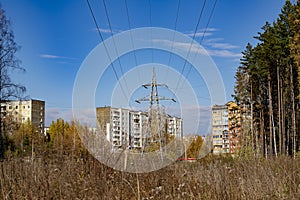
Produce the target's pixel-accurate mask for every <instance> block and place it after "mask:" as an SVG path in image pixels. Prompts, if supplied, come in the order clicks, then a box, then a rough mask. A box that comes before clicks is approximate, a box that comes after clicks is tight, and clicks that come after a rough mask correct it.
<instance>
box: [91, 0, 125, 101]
mask: <svg viewBox="0 0 300 200" xmlns="http://www.w3.org/2000/svg"><path fill="white" fill-rule="evenodd" d="M86 1H87V4H88V7H89V10H90V13H91V15H92V18H93V21H94V23H95V26H96V28H97V32H98V34H99V37H100V39H101V42H102V43H103V46H104V49H105V52H106V54H107V56H108V58H109V60H110V63H111V66H112V69H113V72H114V75H115V78H116V79H117V81H118V82H119V85H120V88H121V90H122V93H123V94H124V96H125V97H126V98H127V100H128V102H129V98H128V96H127V95H126V93H125V91H124V88H123V86H122V84H120V79H119V76H118V74H117V71H116V69H115V67H114V64H113V62H112V58H111V57H110V55H109V52H108V49H107V46H106V44H105V42H104V39H103V36H102V34H101V31H100V28H99V26H98V23H97V20H96V17H95V14H94V12H93V9H92V7H91V4H90V2H89V0H86Z"/></svg>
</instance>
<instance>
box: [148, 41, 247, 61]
mask: <svg viewBox="0 0 300 200" xmlns="http://www.w3.org/2000/svg"><path fill="white" fill-rule="evenodd" d="M153 42H159V43H163V44H165V45H167V46H169V47H171V46H172V45H173V48H177V49H180V50H181V51H186V52H188V51H191V52H193V53H199V54H202V55H206V54H208V55H210V56H217V57H223V58H240V57H241V56H242V54H241V53H235V52H233V51H230V50H226V49H222V48H220V49H210V48H204V49H201V48H198V47H197V45H194V44H193V45H192V46H191V43H186V42H176V41H175V42H173V41H171V40H153Z"/></svg>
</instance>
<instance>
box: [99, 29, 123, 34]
mask: <svg viewBox="0 0 300 200" xmlns="http://www.w3.org/2000/svg"><path fill="white" fill-rule="evenodd" d="M98 30H99V31H100V32H101V33H105V34H111V31H110V29H107V28H99V29H97V28H95V29H94V31H98ZM120 32H121V30H112V33H113V34H115V33H120Z"/></svg>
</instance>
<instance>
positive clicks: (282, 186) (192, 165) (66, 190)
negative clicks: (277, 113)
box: [0, 155, 300, 199]
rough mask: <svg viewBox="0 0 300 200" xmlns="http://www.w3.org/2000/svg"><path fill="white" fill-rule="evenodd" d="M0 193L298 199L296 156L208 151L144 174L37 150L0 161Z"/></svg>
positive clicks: (5, 196) (299, 179)
mask: <svg viewBox="0 0 300 200" xmlns="http://www.w3.org/2000/svg"><path fill="white" fill-rule="evenodd" d="M0 177H1V179H0V181H1V182H0V194H1V197H0V198H1V199H300V159H299V158H297V159H295V160H294V159H292V158H289V157H280V158H276V159H275V158H273V159H268V160H266V159H254V158H253V159H245V158H236V159H232V158H220V157H219V158H218V157H213V158H212V157H210V158H205V159H203V160H200V161H197V162H175V163H174V164H172V165H170V166H168V167H166V168H163V169H161V170H158V171H155V172H151V173H146V174H130V173H125V172H120V171H115V170H113V169H111V168H109V167H106V166H104V165H103V164H101V163H99V162H98V161H97V160H94V159H93V158H91V157H90V158H88V159H86V160H80V159H79V160H78V159H74V158H71V156H59V155H52V156H51V157H50V156H43V157H40V158H38V159H34V160H33V161H32V160H30V159H28V160H26V159H24V158H13V159H10V160H4V161H2V162H1V163H0Z"/></svg>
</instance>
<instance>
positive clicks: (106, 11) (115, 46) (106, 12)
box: [102, 0, 131, 107]
mask: <svg viewBox="0 0 300 200" xmlns="http://www.w3.org/2000/svg"><path fill="white" fill-rule="evenodd" d="M102 2H103V6H104V10H105V15H106V19H107V22H108V26H109V29H110V34H111V37H112V40H113V44H114V48H115V51H116V53H117V60H118V63H119V66H120V69H121V73H122V74H124V71H123V68H122V64H121V61H120V58H119V52H118V49H117V45H116V42H115V38H114V36H113V31H112V27H111V23H110V19H109V14H108V9H107V6H106V3H105V0H102ZM124 83H125V87H126V89H127V92H128V94H129V89H128V85H127V82H126V79H125V77H124ZM129 105H130V102H129ZM130 107H131V106H130Z"/></svg>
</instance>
